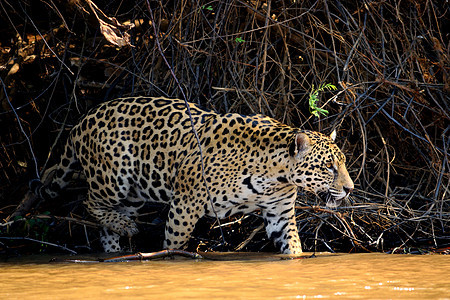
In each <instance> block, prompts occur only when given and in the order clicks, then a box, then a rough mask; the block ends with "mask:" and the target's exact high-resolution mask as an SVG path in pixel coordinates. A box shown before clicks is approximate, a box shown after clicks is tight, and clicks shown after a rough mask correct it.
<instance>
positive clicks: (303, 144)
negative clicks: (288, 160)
mask: <svg viewBox="0 0 450 300" xmlns="http://www.w3.org/2000/svg"><path fill="white" fill-rule="evenodd" d="M310 147H311V141H310V140H309V137H308V136H307V135H306V134H304V133H297V135H296V136H295V137H294V140H293V141H292V143H291V145H290V146H289V154H290V155H291V156H294V157H300V156H301V154H302V153H304V152H305V151H306V150H308V149H309V148H310Z"/></svg>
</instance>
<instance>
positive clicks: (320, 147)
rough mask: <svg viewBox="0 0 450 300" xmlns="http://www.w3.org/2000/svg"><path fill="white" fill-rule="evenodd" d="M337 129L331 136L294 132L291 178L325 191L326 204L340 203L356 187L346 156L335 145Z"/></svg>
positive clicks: (317, 191) (310, 189)
mask: <svg viewBox="0 0 450 300" xmlns="http://www.w3.org/2000/svg"><path fill="white" fill-rule="evenodd" d="M335 138H336V131H333V132H332V133H331V135H330V136H327V135H324V134H321V133H318V132H314V131H301V132H298V133H297V134H295V136H294V137H293V140H292V141H291V143H290V148H289V152H290V155H291V160H292V161H293V167H292V170H291V182H293V183H294V184H295V185H297V186H299V187H301V188H303V189H304V190H305V191H308V192H312V193H314V194H317V195H323V194H325V195H326V201H327V206H332V207H333V206H337V205H339V204H340V202H341V201H342V200H343V199H345V198H347V197H348V195H349V194H350V192H351V191H352V190H353V187H354V185H353V181H352V179H351V178H350V175H349V174H348V171H347V168H346V166H345V156H344V154H343V153H342V151H341V150H340V149H339V148H338V147H337V146H336V144H335V143H334V140H335Z"/></svg>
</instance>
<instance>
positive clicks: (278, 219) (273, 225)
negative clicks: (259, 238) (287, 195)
mask: <svg viewBox="0 0 450 300" xmlns="http://www.w3.org/2000/svg"><path fill="white" fill-rule="evenodd" d="M289 206H290V207H289ZM289 206H277V207H273V208H266V209H263V211H262V212H263V217H264V222H265V224H266V232H267V236H268V237H269V238H270V239H271V240H272V241H273V242H274V243H275V246H276V247H277V248H278V249H280V251H281V253H284V254H301V253H302V245H301V243H300V238H299V236H298V229H297V223H296V220H295V208H294V205H293V204H292V205H291V204H289Z"/></svg>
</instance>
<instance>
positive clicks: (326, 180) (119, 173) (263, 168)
mask: <svg viewBox="0 0 450 300" xmlns="http://www.w3.org/2000/svg"><path fill="white" fill-rule="evenodd" d="M335 138H336V131H333V132H332V133H331V134H330V135H325V134H322V133H319V132H315V131H309V130H300V129H298V128H293V127H290V126H287V125H285V124H282V123H280V122H278V121H276V120H274V119H272V118H269V117H266V116H263V115H252V116H244V115H240V114H236V113H228V114H219V113H215V112H213V111H209V110H205V109H202V108H200V107H199V106H198V105H196V104H192V103H187V102H185V101H184V100H179V99H168V98H163V97H129V98H121V99H116V100H112V101H109V102H105V103H102V104H100V105H99V106H97V107H95V108H93V109H91V110H90V111H89V112H88V113H87V114H86V115H85V116H84V117H83V118H82V119H81V120H80V122H79V123H77V125H76V126H74V127H73V128H72V129H71V131H70V134H69V138H68V140H67V143H66V145H65V148H64V153H63V155H62V157H61V160H60V162H59V164H58V166H57V168H56V172H55V175H54V177H53V179H52V180H51V182H50V183H49V184H46V185H44V184H42V183H41V182H40V181H38V180H35V181H33V182H31V183H30V188H31V190H32V191H34V193H35V194H36V195H38V196H40V197H42V198H55V197H57V196H58V194H59V192H60V191H61V190H62V189H63V188H64V187H66V186H67V184H68V183H69V182H70V180H71V178H72V176H73V174H74V172H77V171H79V170H81V171H82V173H83V174H84V177H85V178H86V181H87V185H88V192H87V196H86V199H85V200H84V204H85V206H86V209H87V211H88V212H89V213H90V215H92V216H93V217H94V218H95V219H96V220H97V221H98V222H99V223H100V224H101V225H102V226H103V230H102V231H101V234H100V241H101V244H102V246H103V249H104V251H105V252H118V251H121V249H122V248H121V245H120V243H119V239H120V237H121V236H126V237H129V238H131V237H132V236H133V235H135V234H136V233H138V227H137V225H136V222H135V218H136V217H137V216H139V213H140V210H141V209H142V208H143V207H144V204H145V203H146V202H159V203H164V204H167V205H168V206H169V211H168V219H167V221H166V224H165V240H164V244H163V247H164V248H167V249H175V248H178V249H182V248H183V247H185V245H186V244H187V241H188V240H189V238H190V237H191V235H192V231H193V230H194V228H195V225H196V223H197V221H198V220H199V219H200V218H202V217H204V216H210V217H218V218H220V219H223V218H226V217H229V216H232V215H234V214H237V213H242V214H247V213H251V212H254V211H256V210H259V211H260V212H261V215H262V218H263V219H264V223H265V229H266V233H267V236H268V237H269V238H270V239H271V240H272V241H273V242H274V243H275V246H276V247H277V248H278V249H279V251H280V252H281V253H284V254H294V255H297V254H301V253H302V247H301V243H300V238H299V234H298V229H297V225H296V218H295V201H296V198H297V194H298V189H299V188H300V189H302V190H304V191H306V192H311V193H314V194H317V195H325V196H326V198H327V199H328V201H329V202H330V203H333V202H339V201H342V200H343V199H345V198H347V197H348V195H349V193H350V192H351V191H352V190H353V188H354V184H353V181H352V179H351V178H350V176H349V173H348V171H347V169H346V163H345V162H346V159H345V156H344V154H343V153H342V151H341V150H340V149H339V148H338V146H337V145H336V144H335V142H334V140H335Z"/></svg>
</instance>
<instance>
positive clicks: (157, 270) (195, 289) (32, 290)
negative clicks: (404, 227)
mask: <svg viewBox="0 0 450 300" xmlns="http://www.w3.org/2000/svg"><path fill="white" fill-rule="evenodd" d="M59 258H71V257H69V256H65V257H59ZM91 258H93V257H91ZM209 258H210V259H204V260H190V259H184V258H176V259H169V260H158V261H146V262H139V261H134V262H122V263H95V264H73V263H70V264H68V263H47V262H48V261H49V257H42V256H37V257H34V256H33V257H25V258H22V259H20V260H18V259H15V260H9V261H7V262H0V299H17V298H20V299H100V298H102V297H107V298H108V299H113V298H119V297H120V298H132V299H203V298H204V299H317V298H325V299H450V279H449V275H450V257H449V256H444V255H421V256H419V255H388V254H338V255H334V254H333V255H331V254H320V255H318V256H317V257H316V258H307V259H293V260H292V259H291V260H285V259H284V260H283V259H280V256H277V255H268V254H242V253H241V254H227V255H217V254H215V255H212V256H209ZM212 259H213V260H212ZM105 299H106V298H105Z"/></svg>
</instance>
